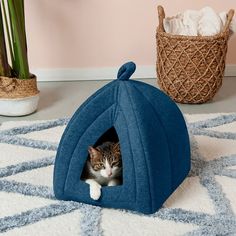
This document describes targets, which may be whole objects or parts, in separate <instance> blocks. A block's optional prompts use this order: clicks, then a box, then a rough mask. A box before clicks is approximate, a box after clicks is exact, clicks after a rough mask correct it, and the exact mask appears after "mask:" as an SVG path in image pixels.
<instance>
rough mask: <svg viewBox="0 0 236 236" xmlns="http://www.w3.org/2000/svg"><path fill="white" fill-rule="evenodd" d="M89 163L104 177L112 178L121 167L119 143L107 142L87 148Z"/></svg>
mask: <svg viewBox="0 0 236 236" xmlns="http://www.w3.org/2000/svg"><path fill="white" fill-rule="evenodd" d="M88 152H89V156H90V160H89V161H90V163H91V166H92V168H93V170H94V171H96V172H99V173H100V174H101V176H103V177H105V178H113V177H115V176H116V175H117V174H118V173H120V171H121V168H122V162H121V154H120V145H119V143H110V142H107V143H105V144H104V145H101V146H98V147H96V148H93V147H91V146H90V147H89V148H88Z"/></svg>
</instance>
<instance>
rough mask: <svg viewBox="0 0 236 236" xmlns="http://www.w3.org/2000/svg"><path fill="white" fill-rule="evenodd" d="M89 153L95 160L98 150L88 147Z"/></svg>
mask: <svg viewBox="0 0 236 236" xmlns="http://www.w3.org/2000/svg"><path fill="white" fill-rule="evenodd" d="M88 152H89V155H90V157H91V158H95V157H96V156H97V155H98V150H97V149H96V148H93V147H92V146H89V147H88Z"/></svg>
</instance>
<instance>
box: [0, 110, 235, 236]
mask: <svg viewBox="0 0 236 236" xmlns="http://www.w3.org/2000/svg"><path fill="white" fill-rule="evenodd" d="M187 120H188V127H189V132H190V134H191V148H192V169H191V172H190V174H189V177H188V178H187V179H186V180H185V181H184V182H183V183H182V185H181V186H180V187H179V188H178V189H177V190H176V191H175V192H174V194H173V195H172V196H171V197H170V198H169V199H168V200H167V202H166V203H165V206H164V207H163V208H162V209H160V210H159V211H158V212H157V213H155V214H153V215H141V214H137V213H132V212H128V211H122V210H114V209H101V208H99V207H93V206H89V205H85V204H81V203H75V202H64V201H58V200H56V199H55V198H54V194H53V191H52V173H53V161H54V157H55V153H56V149H57V145H58V142H59V140H60V137H61V135H62V132H63V130H64V128H65V125H66V123H67V121H68V120H67V119H58V120H53V121H37V122H23V121H22V122H6V123H3V124H2V125H1V126H0V232H1V233H2V235H5V236H6V235H9V236H10V235H14V236H15V235H24V236H27V235H30V236H32V235H37V236H41V235H42V236H46V235H50V236H53V235H57V236H59V235H63V236H64V235H70V236H74V235H82V236H85V235H86V236H89V235H106V236H112V235H114V236H129V235H131V236H132V235H135V236H139V235H140V236H145V235H147V236H154V235H155V236H156V235H165V236H166V235H167V236H168V235H171V236H172V235H236V216H235V215H236V114H211V115H187Z"/></svg>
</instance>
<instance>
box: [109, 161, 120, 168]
mask: <svg viewBox="0 0 236 236" xmlns="http://www.w3.org/2000/svg"><path fill="white" fill-rule="evenodd" d="M118 165H119V161H114V162H112V163H111V166H112V167H113V166H118Z"/></svg>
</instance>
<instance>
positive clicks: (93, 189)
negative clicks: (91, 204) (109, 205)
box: [90, 184, 101, 200]
mask: <svg viewBox="0 0 236 236" xmlns="http://www.w3.org/2000/svg"><path fill="white" fill-rule="evenodd" d="M90 197H91V198H92V199H93V200H98V199H99V198H100V197H101V185H99V184H93V185H91V186H90Z"/></svg>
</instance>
